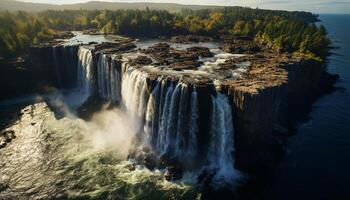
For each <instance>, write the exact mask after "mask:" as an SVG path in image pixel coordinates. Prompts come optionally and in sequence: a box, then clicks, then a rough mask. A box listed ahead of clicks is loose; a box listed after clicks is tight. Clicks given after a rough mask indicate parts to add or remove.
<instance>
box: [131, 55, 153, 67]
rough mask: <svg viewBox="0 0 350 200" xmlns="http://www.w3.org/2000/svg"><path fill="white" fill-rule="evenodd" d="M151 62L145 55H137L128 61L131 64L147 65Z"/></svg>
mask: <svg viewBox="0 0 350 200" xmlns="http://www.w3.org/2000/svg"><path fill="white" fill-rule="evenodd" d="M151 63H152V59H150V58H149V57H147V56H138V57H137V58H135V59H133V60H131V61H130V64H131V65H149V64H151Z"/></svg>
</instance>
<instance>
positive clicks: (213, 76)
mask: <svg viewBox="0 0 350 200" xmlns="http://www.w3.org/2000/svg"><path fill="white" fill-rule="evenodd" d="M208 50H209V49H205V48H202V47H201V48H200V47H194V48H187V49H185V50H179V49H172V48H171V47H170V46H169V45H168V44H166V43H159V44H156V45H154V46H151V47H150V48H148V49H146V50H142V51H140V52H138V51H132V54H133V55H138V56H131V57H129V58H128V59H126V60H125V59H124V60H123V61H121V60H120V61H118V62H119V63H121V62H129V63H130V64H131V65H133V66H134V67H137V68H139V69H140V70H141V71H144V72H145V73H147V74H148V79H149V80H150V82H151V87H154V86H155V85H156V84H155V83H152V82H155V81H157V78H158V77H160V76H161V77H165V78H167V79H168V80H169V81H174V82H178V81H182V82H185V83H187V84H190V85H195V86H197V87H200V88H203V90H202V91H204V93H206V94H203V95H204V96H203V98H207V97H208V96H209V94H210V93H211V92H210V91H212V90H213V89H214V86H215V87H216V88H219V90H221V92H222V93H226V94H227V95H228V96H230V98H231V104H232V107H233V113H234V124H235V137H236V139H235V143H236V163H237V167H238V168H239V169H241V170H242V171H249V172H257V170H258V171H259V170H261V169H264V168H266V167H268V166H269V165H272V164H273V163H274V161H276V159H277V158H279V156H280V155H281V153H282V152H283V149H284V145H285V142H286V139H287V137H288V135H289V134H290V131H291V130H292V128H293V127H294V125H295V124H296V122H297V121H298V120H300V113H304V111H303V110H305V107H310V106H311V104H312V102H313V101H314V100H315V99H316V98H317V97H318V96H319V95H321V94H323V93H324V92H325V91H326V90H328V89H330V88H331V86H332V85H333V83H334V82H335V81H336V80H337V76H334V75H330V74H328V73H327V72H326V71H325V70H324V67H323V66H322V65H321V64H320V63H317V62H315V61H311V60H307V59H305V58H302V57H299V58H294V57H292V56H291V55H289V54H283V53H278V52H272V51H269V50H266V49H263V48H262V49H259V52H258V53H254V54H249V53H251V52H252V50H251V49H248V50H244V51H243V52H244V53H246V54H245V55H244V56H241V57H233V58H231V59H228V60H226V61H225V62H224V63H219V64H218V65H217V66H214V67H212V68H210V71H205V69H204V71H201V70H203V69H199V67H200V66H202V65H203V62H202V61H200V59H198V58H199V56H201V57H211V56H213V55H212V54H211V52H210V51H209V52H208ZM105 52H106V53H107V54H108V52H110V51H105ZM115 53H116V52H114V54H115ZM135 53H136V54H135ZM246 63H249V66H248V67H247V68H246V69H245V70H242V67H241V66H242V65H245V64H246ZM149 65H153V66H155V67H153V68H149V67H144V66H149ZM202 68H203V67H202ZM198 72H200V73H198ZM202 72H203V73H202ZM204 72H205V73H204ZM232 73H237V74H238V76H234V77H232V75H231V74H232ZM306 110H307V109H306Z"/></svg>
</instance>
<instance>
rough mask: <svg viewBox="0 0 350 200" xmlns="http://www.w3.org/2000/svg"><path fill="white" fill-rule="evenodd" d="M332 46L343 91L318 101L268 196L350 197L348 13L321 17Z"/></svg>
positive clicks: (332, 61) (331, 63)
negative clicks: (334, 47)
mask: <svg viewBox="0 0 350 200" xmlns="http://www.w3.org/2000/svg"><path fill="white" fill-rule="evenodd" d="M320 19H321V20H322V24H324V25H325V26H326V28H327V29H328V32H329V36H330V38H331V39H332V41H333V44H334V46H336V47H339V49H334V50H333V51H332V52H333V55H332V56H331V57H330V61H329V65H328V71H329V72H331V73H336V74H339V75H340V80H339V81H338V82H337V83H336V87H339V89H338V90H337V91H335V92H333V93H331V94H329V95H326V96H324V97H322V98H321V99H319V100H318V101H317V102H316V103H315V104H314V106H313V111H312V112H311V113H310V119H309V121H308V122H306V123H303V124H300V125H299V127H298V133H297V135H295V136H293V137H291V138H290V140H289V144H288V149H289V151H288V154H287V155H286V157H285V158H284V160H283V161H282V162H281V164H280V166H279V168H278V169H277V170H276V171H275V172H274V174H273V175H272V176H271V178H270V180H269V181H268V183H267V185H266V189H265V194H266V195H265V197H266V199H270V200H271V199H284V200H288V199H293V200H295V199H350V33H349V32H350V15H320Z"/></svg>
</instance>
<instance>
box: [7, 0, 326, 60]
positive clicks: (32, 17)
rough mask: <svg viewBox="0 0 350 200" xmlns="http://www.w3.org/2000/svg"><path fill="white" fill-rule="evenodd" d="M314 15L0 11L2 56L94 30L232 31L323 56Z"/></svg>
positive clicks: (231, 10)
mask: <svg viewBox="0 0 350 200" xmlns="http://www.w3.org/2000/svg"><path fill="white" fill-rule="evenodd" d="M316 21H317V16H315V15H312V14H311V13H307V12H287V11H271V10H260V9H250V8H241V7H227V8H217V9H202V10H183V11H181V12H177V13H170V12H168V11H164V10H151V9H145V10H115V11H110V10H94V11H88V10H63V11H54V10H48V11H43V12H39V13H36V14H28V13H25V12H17V13H9V12H2V13H0V25H1V26H0V36H1V38H0V57H1V56H8V55H9V54H14V53H16V52H18V51H19V50H21V49H23V48H25V47H27V46H29V45H31V44H36V43H40V42H42V41H47V40H50V39H51V38H52V37H53V35H54V32H53V31H52V30H86V29H98V30H100V31H101V32H102V33H104V34H121V35H129V36H139V37H140V36H141V37H155V36H161V35H163V36H171V35H178V34H200V35H209V36H213V37H217V38H219V37H220V36H223V35H226V36H227V35H232V36H239V37H246V38H251V39H254V40H255V41H257V42H260V43H263V44H265V45H268V46H269V47H271V48H274V49H277V50H279V51H284V52H285V51H287V52H291V53H295V52H298V53H299V54H307V55H313V56H314V57H321V58H324V57H325V56H326V55H327V53H328V47H329V45H330V41H329V39H328V38H327V31H326V29H325V28H324V27H323V26H319V27H317V26H316V25H315V24H314V22H316Z"/></svg>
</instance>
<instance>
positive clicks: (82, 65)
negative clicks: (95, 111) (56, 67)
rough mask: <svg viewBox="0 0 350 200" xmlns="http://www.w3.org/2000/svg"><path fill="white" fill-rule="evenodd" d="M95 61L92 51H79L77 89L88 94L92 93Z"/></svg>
mask: <svg viewBox="0 0 350 200" xmlns="http://www.w3.org/2000/svg"><path fill="white" fill-rule="evenodd" d="M92 82H93V59H92V53H91V50H90V49H88V48H85V47H80V48H79V51H78V72H77V88H78V89H80V90H81V91H83V92H84V93H86V94H90V93H91V92H92V91H91V90H92Z"/></svg>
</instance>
